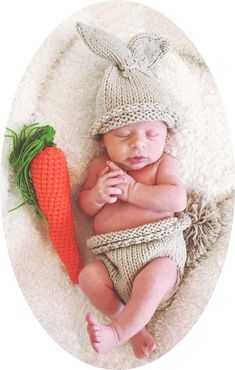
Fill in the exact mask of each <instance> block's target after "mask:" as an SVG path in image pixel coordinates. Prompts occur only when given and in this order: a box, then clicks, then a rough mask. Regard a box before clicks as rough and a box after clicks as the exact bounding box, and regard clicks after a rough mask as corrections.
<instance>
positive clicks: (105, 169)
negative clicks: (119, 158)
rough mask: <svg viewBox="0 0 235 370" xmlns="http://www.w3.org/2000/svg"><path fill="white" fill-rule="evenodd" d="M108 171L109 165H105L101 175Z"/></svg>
mask: <svg viewBox="0 0 235 370" xmlns="http://www.w3.org/2000/svg"><path fill="white" fill-rule="evenodd" d="M108 172H109V167H105V168H104V169H103V171H102V172H101V176H104V175H105V174H106V173H108Z"/></svg>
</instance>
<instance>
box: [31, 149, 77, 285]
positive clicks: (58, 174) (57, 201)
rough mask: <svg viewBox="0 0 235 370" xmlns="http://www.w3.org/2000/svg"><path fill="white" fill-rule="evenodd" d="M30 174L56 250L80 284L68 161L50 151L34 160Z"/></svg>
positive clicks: (71, 276) (57, 152) (53, 150)
mask: <svg viewBox="0 0 235 370" xmlns="http://www.w3.org/2000/svg"><path fill="white" fill-rule="evenodd" d="M30 170H31V176H32V181H33V185H34V189H35V192H36V195H37V199H38V204H39V207H40V210H41V211H42V213H43V214H44V216H45V217H46V219H47V221H48V224H49V235H50V239H51V241H52V244H53V247H54V249H55V250H56V252H57V253H58V255H59V257H60V259H61V260H62V262H63V263H64V266H65V268H66V270H67V272H68V275H69V277H70V279H71V281H72V282H73V283H78V276H79V273H80V271H81V268H82V263H81V256H80V254H79V249H78V246H77V243H76V239H75V230H74V221H73V213H72V208H71V199H70V181H69V173H68V167H67V161H66V157H65V155H64V153H63V152H62V150H61V149H59V148H57V147H46V148H45V149H44V150H42V151H41V152H40V153H39V154H38V155H37V156H36V157H35V158H34V159H33V160H32V162H31V167H30Z"/></svg>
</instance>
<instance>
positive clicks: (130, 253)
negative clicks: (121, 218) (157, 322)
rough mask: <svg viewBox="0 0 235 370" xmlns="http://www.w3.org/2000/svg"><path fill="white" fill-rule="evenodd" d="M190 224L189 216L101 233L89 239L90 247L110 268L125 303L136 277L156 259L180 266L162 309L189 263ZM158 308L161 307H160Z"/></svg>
mask: <svg viewBox="0 0 235 370" xmlns="http://www.w3.org/2000/svg"><path fill="white" fill-rule="evenodd" d="M190 224H191V219H190V217H189V216H188V215H186V214H184V213H183V214H181V216H179V217H170V218H166V219H164V220H161V221H157V222H153V223H148V224H144V225H141V226H139V227H135V228H132V229H127V230H121V231H116V232H109V233H105V234H98V235H94V236H92V237H90V238H89V239H88V240H87V246H88V248H90V249H91V250H92V252H93V253H94V254H95V255H97V258H98V260H100V261H102V262H103V263H104V264H105V266H106V268H107V269H108V272H109V275H110V278H111V280H112V281H113V284H114V288H115V290H116V292H117V293H118V295H119V296H120V298H121V299H122V300H123V301H124V302H125V303H126V302H127V301H128V300H129V298H130V295H131V290H132V285H133V281H134V279H135V277H136V275H137V274H138V273H139V272H140V271H141V270H142V269H143V268H144V267H145V266H146V265H147V263H148V262H150V261H152V260H153V259H155V258H157V257H169V258H171V259H172V260H173V261H175V263H176V264H177V267H178V278H177V282H176V284H175V286H174V288H173V289H172V290H171V291H170V292H169V293H168V294H167V296H165V297H164V298H163V300H162V302H161V305H160V308H163V307H165V303H166V302H169V299H170V298H171V297H172V296H173V294H174V293H175V292H176V290H177V288H178V285H179V283H180V281H181V278H182V276H183V271H184V265H185V262H186V258H187V254H186V245H185V241H184V237H183V230H185V229H186V228H188V227H189V226H190ZM158 308H159V307H158Z"/></svg>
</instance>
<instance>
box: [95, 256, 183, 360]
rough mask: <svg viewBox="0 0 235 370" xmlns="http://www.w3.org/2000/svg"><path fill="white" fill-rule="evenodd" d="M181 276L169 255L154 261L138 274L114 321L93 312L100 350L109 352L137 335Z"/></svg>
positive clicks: (97, 349) (97, 348) (98, 350)
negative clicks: (100, 320)
mask: <svg viewBox="0 0 235 370" xmlns="http://www.w3.org/2000/svg"><path fill="white" fill-rule="evenodd" d="M176 279H177V266H176V264H175V262H174V261H173V260H171V259H170V258H168V257H162V258H157V259H155V260H153V261H152V262H150V263H149V264H148V265H147V266H146V267H145V268H144V269H143V270H142V271H141V272H140V273H139V274H138V275H137V277H136V279H135V281H134V283H133V289H132V294H131V297H130V300H129V301H128V303H127V304H126V306H125V307H124V308H123V309H122V312H121V314H120V315H119V317H118V319H114V320H113V321H112V323H111V324H110V325H102V324H100V323H98V322H97V321H96V320H95V318H93V317H92V316H91V317H90V318H89V322H90V323H91V324H93V325H95V328H96V330H97V333H98V336H99V343H97V344H96V351H97V352H101V353H105V352H108V351H110V350H111V349H113V348H114V347H116V346H118V345H120V344H122V343H124V342H125V341H127V340H128V339H129V338H131V337H133V336H134V335H135V334H136V333H138V332H139V331H140V330H141V329H143V328H144V327H145V325H146V324H147V323H148V322H149V320H150V319H151V317H152V316H153V314H154V312H155V310H156V308H157V306H158V305H159V303H160V301H161V300H162V298H164V296H165V295H166V294H167V293H168V292H169V290H170V289H172V288H173V286H174V284H175V282H176Z"/></svg>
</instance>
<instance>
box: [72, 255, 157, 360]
mask: <svg viewBox="0 0 235 370" xmlns="http://www.w3.org/2000/svg"><path fill="white" fill-rule="evenodd" d="M79 285H80V288H81V289H82V290H83V292H84V293H85V294H86V296H87V297H88V298H89V300H90V302H91V303H92V305H93V306H94V307H96V308H97V309H98V310H99V311H100V312H102V313H103V314H104V315H106V316H108V317H109V318H110V319H111V320H117V319H118V317H119V315H120V313H121V312H122V310H123V308H124V304H123V303H122V302H121V301H120V299H119V297H118V296H117V294H116V293H115V290H114V288H113V283H112V281H111V279H110V277H109V274H108V271H107V269H106V267H105V265H104V264H103V263H102V262H100V261H95V262H91V263H89V264H88V265H87V266H85V267H84V269H83V270H82V272H81V273H80V276H79ZM87 321H88V327H87V328H88V332H89V335H90V340H91V344H92V346H93V348H94V349H95V350H96V345H97V343H96V342H97V340H98V339H97V337H96V335H93V334H94V330H92V329H93V328H94V325H93V321H92V317H91V315H87ZM95 334H96V333H95ZM131 344H132V348H133V350H134V353H135V355H136V357H138V358H142V357H145V356H147V355H149V354H150V353H151V352H152V351H153V350H154V349H155V348H156V343H155V341H154V339H153V337H152V335H151V334H150V333H149V332H148V330H147V329H146V328H143V329H142V330H141V331H140V332H139V333H137V334H136V335H135V336H134V337H133V338H131Z"/></svg>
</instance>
